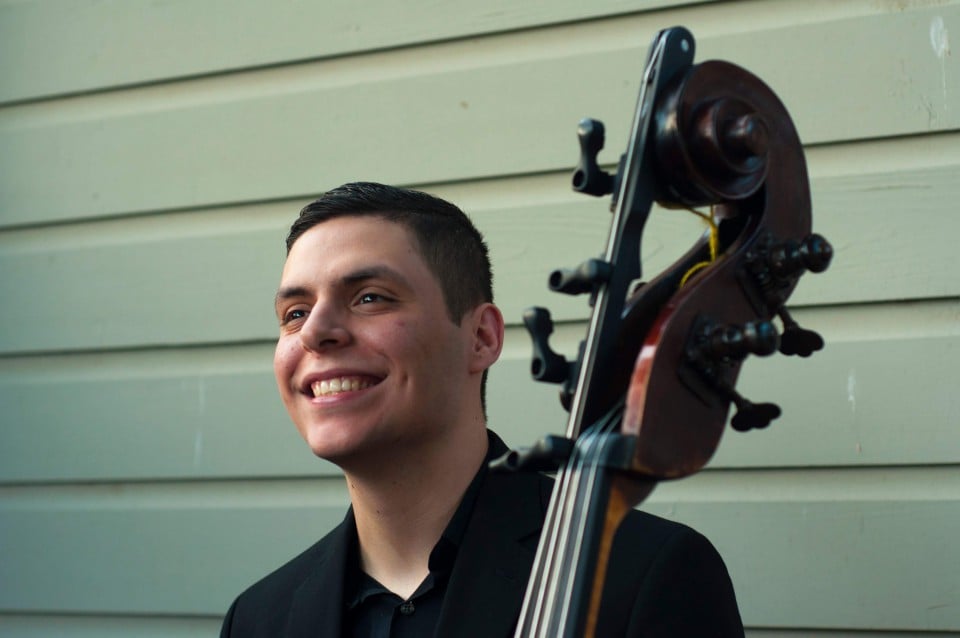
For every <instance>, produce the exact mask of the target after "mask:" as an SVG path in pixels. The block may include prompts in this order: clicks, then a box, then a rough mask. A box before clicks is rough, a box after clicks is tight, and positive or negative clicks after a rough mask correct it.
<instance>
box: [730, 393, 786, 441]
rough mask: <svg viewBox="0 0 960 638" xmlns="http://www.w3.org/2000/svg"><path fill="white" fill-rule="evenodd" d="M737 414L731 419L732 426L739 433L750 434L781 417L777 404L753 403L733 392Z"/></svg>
mask: <svg viewBox="0 0 960 638" xmlns="http://www.w3.org/2000/svg"><path fill="white" fill-rule="evenodd" d="M733 394H734V396H733V397H731V398H732V399H733V402H734V404H735V405H736V406H737V413H736V414H735V415H733V418H732V419H730V425H731V426H732V427H733V429H734V430H736V431H737V432H749V431H750V430H757V429H762V428H765V427H767V426H768V425H770V422H771V421H773V420H774V419H776V418H778V417H779V416H780V406H778V405H777V404H776V403H752V402H750V401H748V400H747V399H746V398H744V397H743V396H741V395H740V394H739V393H737V392H736V391H733Z"/></svg>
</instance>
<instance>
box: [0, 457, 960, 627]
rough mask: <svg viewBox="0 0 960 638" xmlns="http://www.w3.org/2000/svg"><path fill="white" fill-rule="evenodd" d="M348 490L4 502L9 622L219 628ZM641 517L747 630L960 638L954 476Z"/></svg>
mask: <svg viewBox="0 0 960 638" xmlns="http://www.w3.org/2000/svg"><path fill="white" fill-rule="evenodd" d="M931 486H934V487H933V489H931ZM342 490H343V488H342V482H340V481H332V480H326V481H319V482H318V481H311V480H299V481H275V482H269V483H265V484H258V483H237V484H230V483H219V484H216V483H201V484H195V483H171V484H158V485H143V486H135V485H131V486H128V487H126V488H124V489H119V490H118V489H117V488H115V487H112V486H87V487H63V488H60V487H50V488H17V489H13V490H10V489H8V490H4V491H3V493H2V494H0V508H2V514H3V518H4V520H5V525H4V527H3V530H2V531H0V534H2V535H3V536H0V538H2V539H3V542H4V546H5V547H6V548H7V551H5V555H7V556H8V557H9V558H8V559H7V560H5V561H4V572H5V578H4V582H6V583H17V586H16V587H6V586H5V587H3V588H2V589H0V608H3V609H21V610H31V611H36V612H38V613H45V612H50V611H63V612H87V611H89V612H92V613H103V611H104V610H107V609H109V610H114V611H122V612H123V613H129V614H176V615H193V614H199V615H205V614H217V613H222V612H223V610H225V609H226V605H227V604H228V603H229V600H230V599H231V598H232V597H233V596H235V595H236V594H237V593H238V592H239V591H240V590H241V589H242V588H243V587H244V586H245V585H246V584H249V583H250V582H252V580H254V579H256V578H258V577H259V576H260V575H262V574H264V573H266V572H267V571H268V570H269V569H270V568H271V566H272V565H275V564H277V563H279V562H280V561H282V560H284V558H285V557H287V556H291V555H293V554H295V553H298V552H299V550H300V549H303V548H305V547H306V546H307V545H308V544H310V543H312V541H313V540H314V539H315V538H317V537H318V536H319V535H320V534H322V532H323V530H324V529H326V528H327V527H329V526H331V525H333V524H335V523H336V521H338V520H339V518H340V516H341V515H342V513H343V510H344V509H345V506H346V495H345V494H343V493H341V492H342ZM644 507H645V509H648V510H650V511H652V512H654V513H657V514H659V515H663V516H666V517H668V518H672V519H676V520H681V521H684V522H687V523H689V524H691V525H693V526H694V527H695V528H697V529H700V530H701V531H703V532H704V533H705V534H706V535H707V536H708V537H709V538H710V539H711V540H712V541H713V542H714V543H715V544H716V545H717V547H718V549H719V550H720V552H721V554H722V555H723V556H724V557H725V561H726V562H727V564H728V566H729V569H730V571H731V576H732V578H733V580H734V583H735V586H736V588H737V592H738V597H739V599H740V602H741V609H742V613H743V617H744V619H745V622H746V623H747V624H748V625H751V626H761V627H791V626H804V627H814V628H824V629H831V628H832V629H842V628H856V627H863V628H869V629H875V630H880V629H898V630H920V629H923V630H941V631H945V630H952V631H956V630H960V606H958V605H957V599H956V596H957V591H956V567H957V564H958V563H957V560H958V558H960V555H958V554H957V552H956V551H955V550H953V549H951V547H952V543H951V541H952V539H953V538H954V536H955V535H956V534H955V532H956V531H957V530H960V484H958V475H957V473H956V471H955V469H953V468H943V469H926V470H922V469H903V470H894V469H876V470H866V469H865V470H832V469H828V470H820V471H813V470H807V471H792V472H789V471H772V472H757V471H750V472H714V473H708V474H701V475H698V476H697V477H694V478H693V479H690V480H686V481H679V482H676V483H671V484H668V485H663V486H661V487H659V488H658V489H657V490H656V491H655V492H654V496H653V497H652V498H651V500H650V501H649V502H648V503H647V504H645V506H644ZM226 530H229V533H226ZM931 547H936V548H941V549H940V550H939V551H930V548H931ZM144 548H150V551H144ZM238 556H242V557H243V560H242V561H237V557H238ZM92 565H96V568H95V569H91V566H92ZM184 574H189V575H190V576H189V578H184Z"/></svg>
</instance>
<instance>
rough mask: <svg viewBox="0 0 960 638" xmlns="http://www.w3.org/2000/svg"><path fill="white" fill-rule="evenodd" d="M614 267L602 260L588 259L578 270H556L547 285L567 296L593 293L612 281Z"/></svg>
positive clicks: (551, 274)
mask: <svg viewBox="0 0 960 638" xmlns="http://www.w3.org/2000/svg"><path fill="white" fill-rule="evenodd" d="M611 274H613V266H611V265H610V264H609V262H606V261H602V260H600V259H588V260H587V261H585V262H583V263H582V264H580V265H579V266H578V267H577V269H576V270H567V269H561V270H554V271H553V272H552V273H550V279H549V280H548V282H547V285H549V286H550V290H552V291H554V292H562V293H564V294H567V295H582V294H583V293H586V292H593V291H594V289H595V288H596V287H597V285H599V284H603V283H606V282H608V281H610V275H611Z"/></svg>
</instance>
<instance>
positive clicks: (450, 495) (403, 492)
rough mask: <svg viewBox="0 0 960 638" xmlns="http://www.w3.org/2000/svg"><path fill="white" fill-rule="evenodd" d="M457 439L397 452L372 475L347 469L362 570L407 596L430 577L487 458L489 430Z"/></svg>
mask: <svg viewBox="0 0 960 638" xmlns="http://www.w3.org/2000/svg"><path fill="white" fill-rule="evenodd" d="M457 438H459V439H460V440H458V441H455V442H451V441H438V442H436V443H434V444H431V445H426V446H422V448H418V449H417V450H415V451H412V452H411V451H407V452H405V453H397V454H394V455H393V456H392V457H391V458H390V460H389V461H387V462H381V463H371V464H369V468H368V469H366V471H363V470H359V469H357V468H353V469H347V468H344V473H345V474H346V478H347V488H348V490H349V492H350V501H351V503H352V504H353V512H354V517H355V519H356V523H357V535H358V537H359V540H360V566H361V568H362V569H363V570H364V571H365V572H366V573H368V574H370V576H372V577H373V578H375V579H376V580H377V581H378V582H379V583H381V584H382V585H383V586H385V587H386V588H387V589H389V590H390V591H392V592H394V593H395V594H397V595H398V596H400V597H402V598H405V599H406V598H409V597H410V595H412V594H413V592H414V591H415V590H416V589H417V587H418V586H419V585H420V583H421V582H423V579H424V578H426V576H427V574H428V572H429V565H428V564H429V559H430V552H431V551H432V550H433V547H434V546H435V545H436V543H437V541H438V540H439V539H440V536H441V535H442V534H443V531H444V529H445V528H446V526H447V524H448V523H449V522H450V519H451V518H452V517H453V514H454V512H456V510H457V506H458V505H459V504H460V501H461V499H462V498H463V494H464V492H465V491H466V489H467V487H468V486H469V485H470V481H471V480H472V479H473V477H474V476H475V475H476V473H477V470H479V468H480V464H481V463H482V462H483V459H484V457H485V455H486V452H487V435H486V430H485V429H483V428H474V429H472V430H469V431H467V433H466V435H461V436H459V437H457Z"/></svg>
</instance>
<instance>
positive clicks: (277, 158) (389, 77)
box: [0, 8, 960, 226]
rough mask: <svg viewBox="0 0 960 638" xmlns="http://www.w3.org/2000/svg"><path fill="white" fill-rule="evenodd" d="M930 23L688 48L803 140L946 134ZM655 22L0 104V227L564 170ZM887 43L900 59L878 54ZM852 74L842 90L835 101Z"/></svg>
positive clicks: (785, 32)
mask: <svg viewBox="0 0 960 638" xmlns="http://www.w3.org/2000/svg"><path fill="white" fill-rule="evenodd" d="M940 12H941V13H942V11H940ZM950 12H952V13H953V14H954V15H956V14H958V11H957V9H956V8H953V9H950ZM695 15H696V14H693V15H692V16H691V18H695ZM937 15H938V10H935V9H925V10H917V11H915V12H911V13H910V14H906V15H905V14H899V13H884V14H880V15H876V16H866V17H857V18H842V19H837V20H835V21H827V22H822V23H814V24H808V23H804V24H798V25H789V26H786V25H785V26H781V27H779V28H777V29H768V30H765V31H759V32H754V33H736V34H723V33H721V34H713V35H705V36H703V37H702V38H701V40H700V41H699V42H700V45H699V48H700V51H701V56H702V59H705V58H708V57H721V58H724V59H729V60H732V61H735V62H737V63H739V64H743V65H746V66H747V67H749V68H750V70H751V71H753V72H754V73H756V74H758V75H760V76H761V77H763V78H764V79H765V80H766V81H767V82H769V83H770V85H771V86H772V87H773V88H774V89H775V90H777V91H778V92H779V93H780V95H781V97H782V99H783V100H784V101H785V102H786V103H787V104H788V105H790V109H791V111H792V112H793V113H794V115H795V117H796V120H797V124H798V126H799V127H800V131H801V133H802V137H803V139H804V141H805V142H807V143H822V142H834V141H839V140H855V139H863V138H874V137H885V136H894V135H908V134H916V133H928V132H931V131H947V130H951V129H955V128H957V125H958V124H960V112H958V109H950V108H949V107H948V104H947V101H946V100H947V98H948V96H949V95H950V91H954V92H955V91H957V90H960V87H958V86H955V83H956V81H957V80H956V77H955V76H956V75H960V74H946V73H947V72H946V68H945V67H944V66H943V65H941V62H944V64H947V63H949V62H950V61H949V60H947V61H941V60H938V59H937V57H936V56H935V55H934V54H933V51H932V50H931V47H930V43H929V24H930V21H931V20H932V19H935V17H936V16H937ZM635 21H638V22H640V24H637V25H635V26H633V25H632V22H635ZM659 26H661V23H658V22H654V21H653V20H652V19H651V18H649V17H644V18H643V19H635V20H626V19H625V20H623V21H622V22H616V23H613V24H612V25H610V26H608V25H607V23H606V22H602V23H600V24H599V25H587V26H585V27H584V29H583V30H584V31H586V32H587V34H590V33H591V32H592V31H596V32H597V33H595V34H593V37H594V38H602V40H601V42H602V43H603V44H604V46H603V47H600V46H599V44H600V42H596V41H594V40H590V39H587V40H586V44H585V43H584V42H583V39H584V38H586V36H584V35H582V34H580V33H579V32H578V30H577V29H574V28H573V27H567V28H566V29H565V31H569V32H570V33H569V34H567V37H566V38H564V39H560V38H558V37H551V36H552V34H551V32H549V31H548V32H547V33H545V34H543V33H538V34H533V35H531V36H529V37H531V38H533V39H534V41H535V42H537V44H539V46H530V45H528V44H525V43H524V38H525V37H527V36H526V34H523V33H521V34H513V35H509V36H497V37H493V38H488V39H480V40H476V41H473V40H471V41H468V42H455V43H451V44H441V45H435V46H431V47H424V48H423V49H411V50H405V51H401V52H396V53H378V54H375V55H373V56H359V57H357V58H346V59H337V60H332V61H328V62H318V63H315V64H307V65H304V66H303V67H302V68H300V67H298V68H296V69H290V68H288V69H282V70H280V71H277V72H276V76H277V77H274V76H273V72H271V71H260V72H258V73H254V74H250V75H247V74H238V75H234V76H224V77H215V78H213V79H210V80H198V81H196V82H195V84H196V86H193V84H194V83H185V84H183V85H181V86H175V87H168V86H167V85H161V86H157V87H150V88H145V89H140V90H132V91H129V92H124V91H120V92H116V93H111V94H106V95H94V96H91V97H80V98H75V99H70V100H64V101H62V102H60V103H51V104H44V105H40V106H38V107H34V106H33V105H29V104H28V105H23V106H13V107H9V108H7V109H4V110H2V111H0V146H2V147H3V148H4V149H6V151H5V153H4V154H3V155H0V180H2V181H0V226H2V225H19V224H24V223H37V222H40V221H60V220H67V219H77V218H84V217H92V216H102V215H120V214H126V213H133V212H149V211H157V210H169V209H181V208H190V207H196V206H210V205H219V204H223V203H225V202H238V201H249V200H264V199H275V198H278V197H293V196H297V197H303V196H306V195H308V194H310V193H315V192H316V191H317V190H319V189H323V188H327V187H330V186H333V185H336V184H338V183H341V182H344V181H349V180H351V179H356V178H357V176H365V177H369V178H371V179H377V180H380V181H385V182H390V183H404V184H422V183H429V182H439V181H458V180H469V179H477V178H489V177H496V176H501V175H508V174H513V173H530V172H542V171H549V170H557V169H566V168H568V167H569V164H570V162H571V161H572V159H573V158H575V154H576V146H575V143H574V138H573V130H574V126H575V123H576V122H577V121H578V120H579V119H580V118H581V117H583V116H584V115H587V114H589V115H592V116H596V117H600V118H601V119H605V120H606V121H607V123H608V124H609V130H608V139H610V140H620V139H623V137H624V136H625V134H626V129H627V125H628V122H629V119H630V117H629V116H630V112H631V109H632V107H633V104H634V102H635V99H636V91H637V88H638V80H639V72H640V70H641V66H642V62H643V56H644V49H645V45H646V43H647V42H648V41H649V38H650V37H651V36H652V34H653V32H654V30H655V28H657V27H659ZM689 26H690V27H691V28H693V29H694V30H696V26H697V25H696V20H695V19H693V20H692V21H691V23H690V25H689ZM601 27H603V28H601ZM608 31H609V32H610V33H608ZM907 36H910V41H909V46H908V47H904V49H903V50H900V49H894V48H892V47H890V46H888V44H889V42H890V41H891V39H893V38H903V39H906V37H907ZM578 38H579V39H578ZM570 39H572V41H573V43H572V44H570V43H569V40H570ZM588 45H590V46H588ZM571 46H572V48H573V54H571V51H570V50H569V48H570V47H571ZM811 46H815V47H816V50H817V52H818V54H819V55H822V56H823V60H829V64H824V65H822V66H819V65H818V66H815V67H811V68H812V70H813V69H815V71H816V72H807V73H803V72H801V71H802V68H803V67H802V66H798V65H797V64H796V61H797V60H802V59H805V56H807V55H808V54H809V52H810V50H811ZM510 47H518V49H519V51H518V53H520V55H518V56H516V57H511V56H509V55H504V51H509V50H510ZM521 47H522V48H521ZM851 50H855V51H856V52H857V55H851V54H850V52H851ZM572 78H573V79H575V81H573V80H572ZM854 79H856V80H855V84H856V87H857V90H855V91H849V90H841V87H847V86H848V85H849V84H850V83H851V82H852V81H854ZM831 88H832V89H833V92H832V93H831V97H830V100H829V107H827V106H826V105H825V104H824V103H823V100H821V99H820V98H821V97H822V94H823V92H824V91H825V90H830V89H831ZM615 157H616V155H613V156H612V157H611V158H609V160H613V159H615ZM146 185H155V186H156V188H145V186H146Z"/></svg>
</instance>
